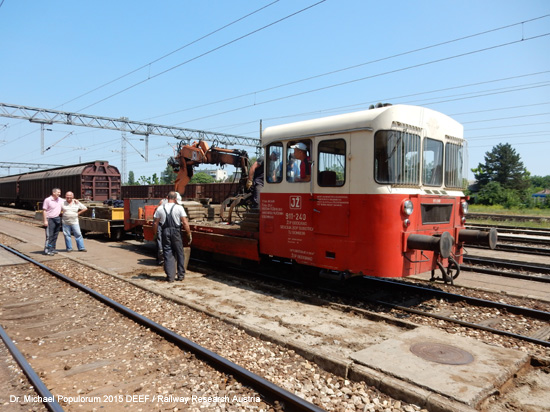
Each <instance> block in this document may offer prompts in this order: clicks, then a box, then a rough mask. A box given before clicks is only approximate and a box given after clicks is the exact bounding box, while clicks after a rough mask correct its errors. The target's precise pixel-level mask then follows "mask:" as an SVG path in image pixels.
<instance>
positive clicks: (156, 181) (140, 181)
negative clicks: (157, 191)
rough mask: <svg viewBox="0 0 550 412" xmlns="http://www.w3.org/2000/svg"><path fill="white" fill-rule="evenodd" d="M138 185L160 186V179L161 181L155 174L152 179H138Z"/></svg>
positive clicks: (141, 177)
mask: <svg viewBox="0 0 550 412" xmlns="http://www.w3.org/2000/svg"><path fill="white" fill-rule="evenodd" d="M138 184H140V185H158V184H160V179H159V177H158V176H157V174H156V173H153V176H151V177H145V176H140V177H139V179H138Z"/></svg>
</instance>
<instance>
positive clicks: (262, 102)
mask: <svg viewBox="0 0 550 412" xmlns="http://www.w3.org/2000/svg"><path fill="white" fill-rule="evenodd" d="M548 36H550V32H549V33H544V34H540V35H537V36H532V37H529V38H525V39H521V40H514V41H511V42H506V43H501V44H498V45H495V46H490V47H485V48H482V49H477V50H473V51H469V52H466V53H460V54H456V55H454V56H448V57H442V58H440V59H435V60H430V61H428V62H423V63H418V64H413V65H410V66H406V67H401V68H398V69H394V70H388V71H385V72H381V73H376V74H372V75H369V76H364V77H360V78H357V79H352V80H347V81H344V82H339V83H335V84H331V85H328V86H324V87H318V88H315V89H310V90H305V91H302V92H298V93H293V94H290V95H286V96H281V97H276V98H273V99H269V100H264V101H261V102H254V103H252V104H247V105H245V106H241V107H237V108H234V109H229V110H224V111H222V112H218V113H214V114H210V115H206V116H201V117H197V118H194V119H187V120H184V121H182V122H178V123H175V125H176V126H177V125H181V124H184V123H190V122H194V121H197V120H204V119H208V118H211V117H215V116H220V115H222V114H227V113H233V112H236V111H240V110H244V109H248V108H250V107H256V106H259V105H264V104H268V103H274V102H278V101H281V100H286V99H290V98H294V97H298V96H303V95H306V94H310V93H316V92H320V91H323V90H328V89H332V88H335V87H340V86H345V85H349V84H353V83H357V82H360V81H364V80H369V79H374V78H377V77H382V76H387V75H390V74H395V73H399V72H403V71H406V70H412V69H417V68H419V67H424V66H428V65H431V64H436V63H441V62H444V61H449V60H453V59H457V58H461V57H465V56H470V55H473V54H477V53H482V52H486V51H489V50H494V49H497V48H501V47H506V46H511V45H514V44H518V43H522V42H526V41H530V40H535V39H540V38H543V37H548Z"/></svg>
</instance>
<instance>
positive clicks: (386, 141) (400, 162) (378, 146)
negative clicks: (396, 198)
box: [374, 130, 420, 186]
mask: <svg viewBox="0 0 550 412" xmlns="http://www.w3.org/2000/svg"><path fill="white" fill-rule="evenodd" d="M374 178H375V180H376V181H377V182H378V183H382V184H395V185H414V186H418V185H419V182H420V136H418V135H416V134H412V133H408V132H403V131H400V130H379V131H378V132H376V134H375V135H374Z"/></svg>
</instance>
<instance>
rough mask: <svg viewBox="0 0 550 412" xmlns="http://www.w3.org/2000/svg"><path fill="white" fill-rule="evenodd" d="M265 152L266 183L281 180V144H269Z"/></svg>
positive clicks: (279, 181)
mask: <svg viewBox="0 0 550 412" xmlns="http://www.w3.org/2000/svg"><path fill="white" fill-rule="evenodd" d="M266 153H267V159H266V168H265V174H266V180H267V182H268V183H281V182H282V181H283V144H282V143H274V144H271V145H269V146H268V147H267V150H266Z"/></svg>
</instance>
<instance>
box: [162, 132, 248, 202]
mask: <svg viewBox="0 0 550 412" xmlns="http://www.w3.org/2000/svg"><path fill="white" fill-rule="evenodd" d="M182 143H183V142H182ZM182 143H180V146H179V147H178V154H177V155H176V156H175V157H171V158H170V159H168V164H169V165H170V166H172V169H174V171H175V172H177V177H176V191H177V192H178V193H180V194H183V193H184V192H185V187H186V186H187V184H188V183H189V181H190V180H191V178H192V177H193V167H194V166H196V165H198V164H213V165H219V166H223V165H227V164H229V165H233V166H235V168H237V169H241V181H243V179H244V182H246V179H247V177H248V171H249V168H250V165H249V160H248V154H247V153H246V151H245V150H237V149H222V148H219V147H208V143H206V142H205V141H203V140H201V141H198V142H193V144H190V145H184V144H182Z"/></svg>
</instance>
